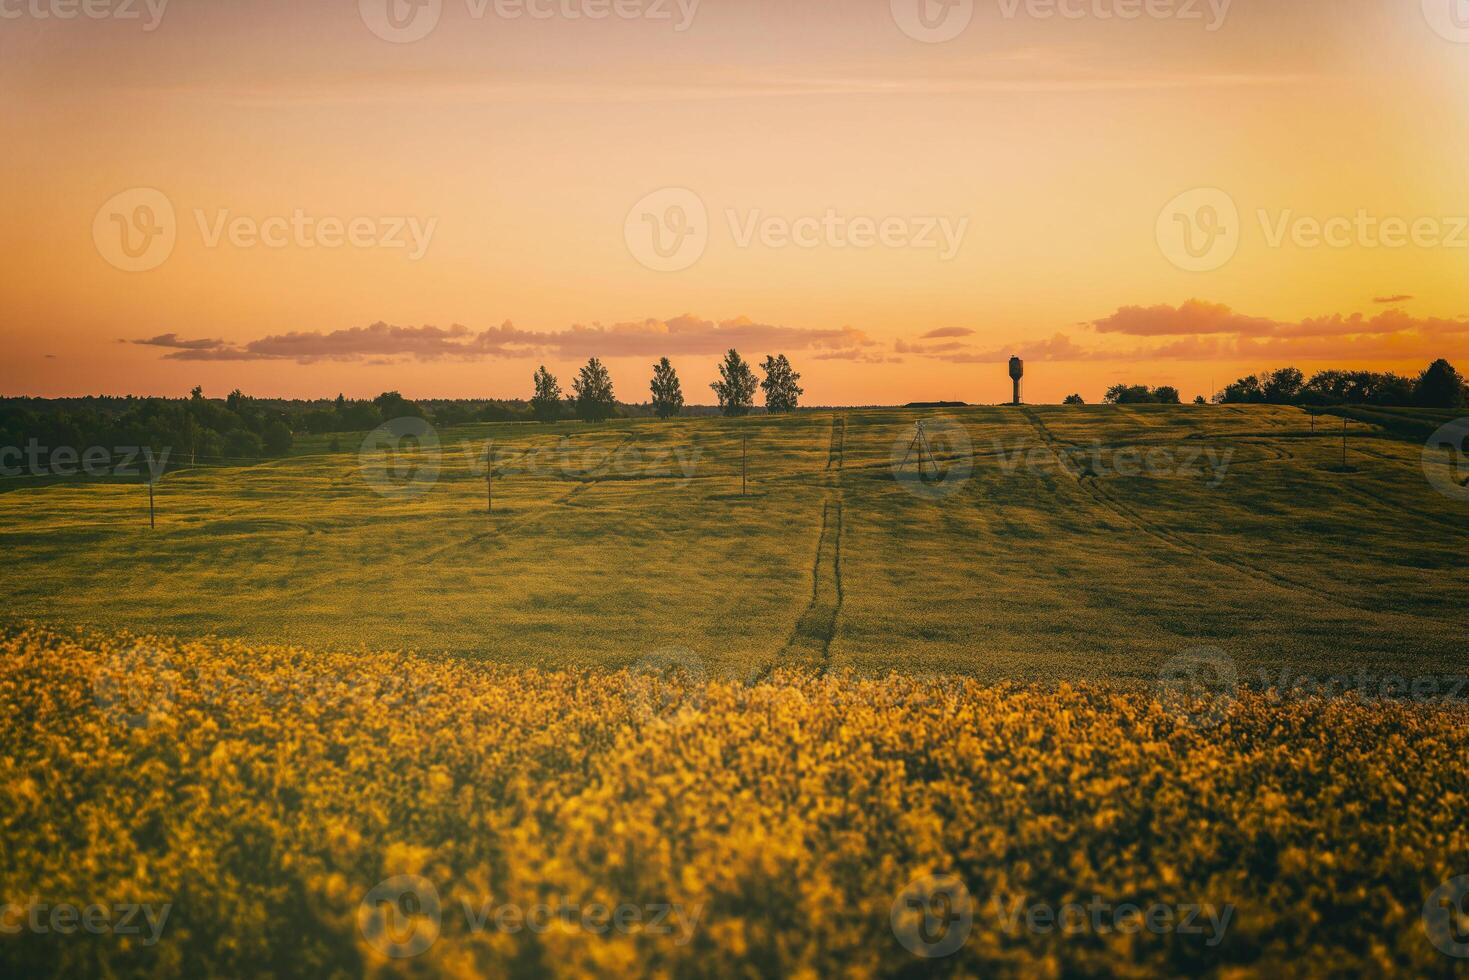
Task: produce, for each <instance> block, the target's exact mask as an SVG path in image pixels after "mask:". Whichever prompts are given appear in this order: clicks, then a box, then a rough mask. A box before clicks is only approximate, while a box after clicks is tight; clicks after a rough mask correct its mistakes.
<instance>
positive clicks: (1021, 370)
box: [1010, 357, 1025, 405]
mask: <svg viewBox="0 0 1469 980" xmlns="http://www.w3.org/2000/svg"><path fill="white" fill-rule="evenodd" d="M1024 377H1025V362H1024V361H1022V360H1021V359H1020V358H1018V357H1012V358H1010V380H1011V381H1013V382H1015V404H1016V405H1020V404H1023V403H1022V402H1021V400H1020V379H1021V378H1024Z"/></svg>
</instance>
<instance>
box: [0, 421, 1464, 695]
mask: <svg viewBox="0 0 1469 980" xmlns="http://www.w3.org/2000/svg"><path fill="white" fill-rule="evenodd" d="M933 414H935V413H925V412H911V411H853V412H849V413H839V414H836V415H833V414H816V413H813V414H802V415H799V416H796V417H793V418H784V419H767V418H757V419H749V420H741V421H720V420H689V421H679V422H671V423H658V422H652V421H646V422H645V421H638V422H618V423H608V424H606V425H604V426H600V427H595V428H591V427H583V426H574V425H562V426H555V427H535V426H517V425H484V426H472V427H466V428H464V429H456V430H452V431H448V432H445V433H442V434H441V435H442V437H443V441H444V445H445V448H446V451H445V455H444V457H443V460H442V469H441V474H440V478H439V480H438V482H437V484H436V485H434V487H433V489H432V490H431V491H430V492H428V493H427V494H425V495H423V496H421V497H418V498H413V499H401V500H400V499H391V498H387V497H383V496H381V495H379V494H377V493H375V492H374V491H373V490H372V489H371V487H370V486H369V485H368V483H367V481H365V480H364V479H363V475H362V472H361V469H360V466H359V459H358V454H357V451H356V450H357V443H356V441H355V439H352V440H343V447H344V451H342V452H338V453H331V452H329V451H327V448H326V446H325V444H324V441H321V442H323V444H322V445H316V444H314V443H313V444H308V445H306V446H304V447H302V452H301V454H300V455H297V456H294V457H292V458H289V459H286V460H281V461H277V462H273V463H269V464H264V465H260V466H255V467H250V468H245V469H228V470H219V469H200V470H193V471H185V472H179V473H175V474H171V475H169V476H168V477H166V478H165V479H164V480H163V482H162V483H161V484H160V486H159V488H158V502H159V507H160V515H161V520H160V524H159V527H158V529H157V530H156V531H154V532H150V531H149V530H148V527H147V520H146V518H147V513H146V507H147V497H146V493H145V492H144V490H143V488H142V487H141V486H139V485H137V484H90V485H72V486H52V487H44V488H40V487H38V488H28V489H21V490H16V491H12V492H9V493H5V494H0V542H3V545H4V547H5V550H6V553H7V557H8V559H9V560H8V561H7V563H6V571H5V572H4V574H3V575H0V601H3V602H4V607H5V609H6V615H7V616H8V617H9V618H13V619H19V618H34V619H42V620H46V621H51V622H57V623H63V624H84V625H90V626H97V627H103V628H116V627H131V628H140V629H148V630H154V631H160V632H166V633H174V634H179V635H184V636H193V635H203V634H209V633H217V634H221V635H226V636H231V637H238V638H241V639H246V640H252V641H256V642H275V643H280V642H286V643H295V644H300V645H303V646H308V647H311V648H317V649H321V648H325V647H367V648H383V647H408V648H418V649H424V650H447V651H456V652H466V653H476V654H483V655H486V656H489V657H493V658H495V659H499V660H505V661H509V662H516V663H527V664H536V665H547V666H562V665H591V664H597V665H603V664H605V665H611V666H623V665H629V664H636V663H638V662H640V661H644V660H646V659H649V658H652V659H653V660H654V661H655V662H656V661H662V660H665V659H667V658H668V657H669V656H670V655H669V654H666V653H662V652H661V651H665V650H667V649H668V648H673V647H682V648H687V649H689V650H691V651H693V655H694V656H696V657H698V658H699V659H700V660H701V661H702V662H703V663H704V664H705V665H706V666H707V667H708V669H710V670H711V671H712V672H714V673H718V674H721V675H729V676H737V677H738V676H749V677H754V676H760V675H762V674H763V673H765V672H767V671H768V670H770V669H771V668H772V667H774V666H776V665H778V664H781V663H789V664H814V665H832V666H838V667H853V668H857V669H860V670H886V669H889V668H899V669H911V670H943V671H957V672H964V673H971V674H974V675H977V676H980V677H984V678H999V677H1018V678H1036V677H1048V676H1057V677H1106V678H1150V677H1153V676H1155V675H1156V672H1157V669H1158V666H1159V664H1161V663H1162V662H1163V661H1164V660H1166V659H1167V658H1169V657H1171V656H1173V655H1175V654H1177V653H1179V652H1181V651H1183V650H1186V649H1188V648H1190V647H1194V646H1198V645H1201V644H1208V645H1213V646H1218V647H1220V648H1222V649H1224V650H1225V651H1226V652H1228V653H1230V654H1231V655H1232V656H1234V657H1236V658H1237V659H1238V660H1239V661H1240V662H1241V665H1242V668H1243V670H1244V671H1245V679H1247V680H1248V679H1251V678H1252V677H1253V676H1254V674H1253V672H1254V670H1255V669H1256V668H1270V669H1274V670H1277V671H1278V670H1279V669H1281V668H1282V667H1285V666H1292V667H1294V668H1295V669H1297V670H1305V671H1314V672H1317V673H1325V672H1329V671H1332V670H1343V669H1347V668H1351V669H1354V670H1355V669H1359V668H1362V667H1367V668H1370V669H1373V670H1376V671H1378V672H1381V673H1404V672H1407V673H1413V672H1429V671H1434V670H1437V671H1452V670H1453V669H1455V668H1456V667H1457V666H1458V665H1459V663H1460V662H1461V658H1460V656H1459V649H1460V648H1459V646H1458V643H1457V641H1458V639H1459V629H1460V628H1459V625H1458V623H1457V611H1458V610H1462V609H1463V608H1464V604H1465V600H1466V598H1469V581H1466V579H1465V577H1464V576H1462V575H1457V574H1455V573H1456V571H1457V570H1459V569H1462V568H1463V566H1464V554H1465V546H1466V543H1469V530H1466V526H1465V522H1464V521H1463V504H1462V503H1458V502H1455V501H1452V500H1449V499H1447V498H1445V497H1443V496H1440V495H1439V494H1438V493H1436V492H1435V491H1434V490H1433V489H1432V488H1431V487H1430V485H1429V484H1428V482H1427V480H1426V479H1425V478H1424V475H1423V472H1422V463H1421V455H1420V454H1421V450H1420V446H1419V445H1418V444H1417V443H1412V442H1408V441H1400V440H1397V439H1394V438H1391V437H1389V434H1388V433H1386V432H1385V431H1383V430H1380V429H1372V428H1369V427H1366V426H1358V427H1356V436H1355V439H1356V441H1355V443H1354V445H1353V451H1352V464H1353V466H1354V468H1355V471H1354V472H1348V473H1342V472H1338V471H1336V470H1335V469H1333V467H1335V466H1337V465H1338V464H1339V462H1340V443H1339V441H1336V440H1337V437H1338V431H1337V430H1335V429H1333V428H1332V427H1331V426H1330V423H1329V420H1327V421H1326V422H1324V423H1322V424H1321V427H1320V428H1319V429H1318V432H1317V434H1316V435H1314V436H1313V434H1312V432H1311V425H1310V419H1309V418H1308V416H1307V415H1306V414H1305V413H1304V412H1301V411H1297V410H1294V409H1275V408H1250V409H1228V408H1135V409H1115V408H1088V409H1059V408H1036V409H1026V410H1018V411H1017V410H1014V409H1002V408H993V409H966V410H959V411H955V412H949V413H947V416H948V417H950V418H953V419H957V420H959V421H960V422H961V423H962V425H963V427H964V430H965V432H966V434H967V436H968V438H969V440H970V442H971V443H972V445H973V447H974V452H975V458H974V473H973V477H972V478H971V479H970V480H969V481H968V482H967V483H964V484H962V486H961V487H960V489H959V490H958V492H956V493H953V494H952V495H949V496H946V497H942V498H938V499H933V498H931V497H930V496H929V495H927V494H925V493H914V492H911V491H912V488H911V485H906V486H905V485H904V484H901V483H899V482H896V481H895V480H894V479H893V467H892V462H891V461H892V454H893V452H894V451H895V449H896V451H897V452H898V453H899V455H900V456H901V452H902V450H903V449H904V448H906V446H907V443H908V440H909V439H910V438H911V435H912V426H913V422H914V421H915V420H916V419H918V418H921V417H925V416H928V415H933ZM564 435H565V436H571V441H570V443H568V444H566V445H565V446H562V445H560V440H561V437H562V436H564ZM742 437H744V438H748V440H749V447H750V459H751V493H750V496H749V497H748V498H744V499H742V498H740V496H739V452H740V440H741V438H742ZM485 438H494V439H495V440H496V441H497V444H498V445H499V446H500V447H501V448H502V450H503V451H505V452H507V453H510V454H512V455H515V456H521V454H523V453H528V452H531V451H534V450H535V449H537V448H539V449H540V451H541V456H540V459H541V461H542V463H543V464H544V465H542V466H540V467H539V468H538V470H537V471H536V472H533V473H527V472H520V473H514V472H512V473H508V474H506V475H504V476H502V477H501V478H500V479H499V480H498V481H497V484H496V513H495V515H494V517H493V518H487V516H486V515H485V513H484V482H483V479H482V477H479V476H477V475H476V474H475V473H474V472H473V469H472V467H471V465H470V463H471V456H470V454H469V453H468V452H466V451H465V446H466V444H467V443H468V441H469V440H483V439H485ZM1095 442H1100V443H1102V444H1103V445H1105V446H1108V447H1123V446H1128V447H1137V448H1140V449H1143V450H1148V449H1166V450H1168V451H1170V452H1174V453H1181V452H1182V451H1184V450H1186V449H1191V448H1193V447H1199V448H1201V449H1209V450H1213V451H1214V452H1216V453H1221V452H1226V451H1231V450H1232V451H1233V456H1232V459H1231V462H1230V466H1229V469H1228V471H1227V474H1226V476H1225V477H1224V479H1223V482H1222V483H1221V484H1220V485H1219V486H1217V487H1214V486H1210V485H1209V484H1210V478H1209V476H1208V475H1206V474H1201V473H1182V474H1180V473H1176V472H1171V469H1172V468H1171V467H1170V468H1168V469H1169V470H1170V471H1169V472H1160V473H1150V474H1146V475H1140V476H1135V477H1122V476H1117V475H1111V474H1109V475H1103V476H1101V477H1098V478H1092V479H1083V480H1076V479H1073V478H1071V477H1069V476H1067V475H1065V474H1064V473H1062V472H1061V470H1060V469H1059V467H1057V466H1056V465H1055V459H1056V457H1055V452H1056V451H1057V450H1062V451H1064V450H1066V449H1067V448H1068V447H1078V446H1089V445H1091V444H1093V443H1095ZM672 447H677V448H679V449H681V450H683V451H685V452H687V451H689V450H690V449H692V448H697V450H698V452H699V454H700V455H699V459H698V461H697V464H696V466H695V468H694V470H693V474H692V478H691V479H689V480H682V479H674V478H670V477H668V476H660V475H657V474H653V475H650V474H648V473H647V472H646V470H647V468H648V467H647V465H646V461H647V459H648V458H649V456H650V455H652V454H655V453H657V452H658V451H660V450H662V449H668V448H672ZM618 448H621V449H622V450H624V451H626V450H629V449H636V450H637V451H638V452H639V453H640V454H642V458H643V460H644V464H643V465H641V466H637V465H623V466H619V467H615V468H613V469H611V470H607V469H599V468H597V467H596V466H595V465H590V466H589V464H594V463H595V458H596V454H597V453H598V452H601V453H605V452H606V451H609V450H613V449H618ZM936 449H939V450H940V452H942V447H939V446H936ZM1021 451H1024V452H1032V451H1033V453H1034V455H1033V456H1032V458H1033V459H1034V460H1036V461H1037V462H1038V463H1039V464H1040V465H1036V466H1028V465H1024V464H1020V465H1016V464H1017V458H1016V457H1015V455H1014V454H1016V453H1017V452H1021ZM568 452H569V458H570V464H571V465H569V466H568V465H566V460H567V458H568ZM1174 458H1175V459H1181V458H1182V457H1181V455H1176V456H1175V457H1174ZM524 462H525V457H521V459H520V462H519V464H512V465H511V469H515V468H517V467H518V468H521V469H524ZM373 465H375V466H376V465H381V464H380V463H374V464H373ZM672 465H673V463H672V461H670V463H669V464H668V465H665V466H664V467H663V469H664V470H665V471H666V470H668V469H670V468H671V467H672ZM672 656H675V657H679V658H687V657H688V656H689V655H687V654H676V655H672Z"/></svg>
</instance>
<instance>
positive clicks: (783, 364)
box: [760, 354, 806, 412]
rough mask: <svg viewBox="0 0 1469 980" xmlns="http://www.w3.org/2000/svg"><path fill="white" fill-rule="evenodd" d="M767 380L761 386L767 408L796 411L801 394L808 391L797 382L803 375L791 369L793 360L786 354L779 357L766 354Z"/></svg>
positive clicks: (769, 409) (779, 410) (774, 410)
mask: <svg viewBox="0 0 1469 980" xmlns="http://www.w3.org/2000/svg"><path fill="white" fill-rule="evenodd" d="M762 367H763V368H764V370H765V380H764V381H762V382H760V387H761V388H762V389H764V391H765V409H766V411H769V412H794V411H795V410H796V406H797V404H798V403H799V402H800V399H801V396H802V395H804V394H805V393H806V389H805V388H802V387H801V386H800V385H799V384H797V383H796V382H798V381H800V380H801V376H800V375H799V374H797V373H796V372H794V371H792V370H791V362H790V361H788V360H786V356H785V355H784V354H781V355H779V356H778V357H771V356H769V355H766V357H765V364H764V365H762Z"/></svg>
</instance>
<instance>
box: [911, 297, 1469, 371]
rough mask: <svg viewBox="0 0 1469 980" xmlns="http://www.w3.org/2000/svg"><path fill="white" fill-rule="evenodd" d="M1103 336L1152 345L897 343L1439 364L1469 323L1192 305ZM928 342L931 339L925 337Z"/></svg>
mask: <svg viewBox="0 0 1469 980" xmlns="http://www.w3.org/2000/svg"><path fill="white" fill-rule="evenodd" d="M1088 325H1089V326H1091V327H1093V328H1094V329H1095V330H1096V332H1097V333H1099V334H1104V335H1115V336H1118V337H1131V338H1139V339H1142V340H1144V341H1152V343H1145V344H1143V345H1140V346H1131V347H1118V346H1115V345H1111V344H1109V345H1104V346H1095V347H1094V346H1088V345H1083V344H1080V343H1078V342H1077V341H1076V340H1075V339H1073V338H1072V337H1071V336H1069V335H1067V334H1064V333H1057V334H1055V335H1054V336H1052V337H1051V338H1050V339H1048V340H1032V341H1024V342H1019V343H1013V344H1010V345H1008V346H1005V347H994V348H989V349H982V348H979V347H976V346H974V345H972V344H969V343H966V342H961V341H952V342H945V343H939V344H923V343H913V342H908V341H902V340H900V341H898V342H897V344H896V345H895V350H896V351H897V352H898V353H900V354H916V355H919V356H921V357H928V358H932V359H934V360H939V361H946V362H949V363H953V364H998V363H1002V362H1004V361H1006V360H1008V359H1009V357H1010V356H1011V355H1012V354H1014V355H1018V356H1019V357H1021V358H1023V359H1025V360H1027V361H1056V362H1062V361H1157V360H1180V361H1209V360H1231V361H1239V360H1249V361H1258V360H1263V359H1267V358H1275V359H1290V358H1298V359H1300V360H1322V361H1326V360H1344V359H1348V358H1351V359H1358V360H1361V359H1368V358H1370V359H1394V360H1407V359H1412V358H1420V357H1421V358H1432V357H1441V356H1443V355H1444V353H1445V350H1444V348H1445V347H1447V346H1449V345H1455V344H1463V343H1464V342H1465V340H1466V338H1469V318H1463V319H1457V320H1452V319H1444V318H1441V317H1414V316H1411V315H1409V314H1407V313H1405V312H1403V311H1402V310H1397V309H1393V310H1385V311H1383V312H1381V313H1377V314H1375V315H1373V316H1366V315H1364V314H1361V313H1352V314H1341V313H1333V314H1328V315H1325V316H1319V317H1311V318H1308V319H1304V320H1295V321H1286V320H1276V319H1272V318H1270V317H1259V316H1247V315H1245V314H1242V313H1237V312H1235V311H1234V310H1232V309H1230V308H1229V307H1228V306H1225V305H1223V304H1221V303H1209V302H1205V301H1203V300H1197V299H1193V300H1189V301H1188V302H1186V303H1184V304H1183V305H1181V306H1176V307H1175V306H1167V305H1160V306H1150V307H1143V306H1124V307H1121V308H1120V309H1118V310H1117V311H1116V312H1115V313H1112V314H1110V315H1108V316H1105V317H1102V318H1100V319H1097V320H1093V321H1090V323H1089V324H1088ZM925 336H927V335H925Z"/></svg>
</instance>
